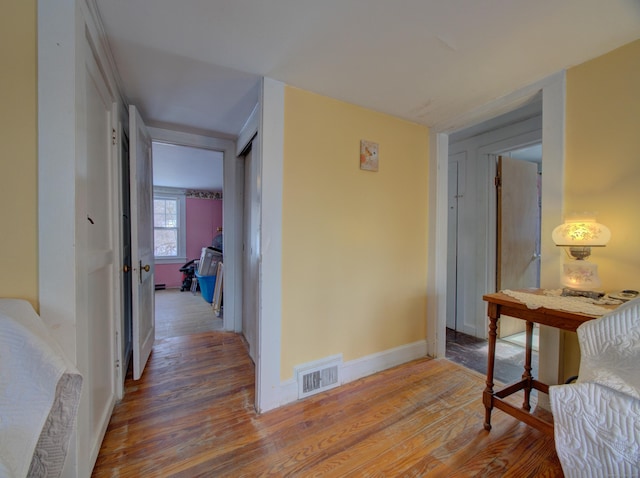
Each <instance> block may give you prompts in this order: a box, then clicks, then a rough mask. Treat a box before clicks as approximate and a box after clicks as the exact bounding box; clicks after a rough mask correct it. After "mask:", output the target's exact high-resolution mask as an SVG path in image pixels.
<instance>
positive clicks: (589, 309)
mask: <svg viewBox="0 0 640 478" xmlns="http://www.w3.org/2000/svg"><path fill="white" fill-rule="evenodd" d="M500 292H502V293H503V294H506V295H508V296H510V297H513V298H514V299H518V300H519V301H520V302H522V303H524V304H525V305H526V306H527V307H528V308H529V309H538V308H539V307H545V308H547V309H560V310H566V311H567V312H578V313H581V314H589V315H598V316H600V315H604V314H606V313H607V312H611V309H607V308H605V307H601V305H613V304H621V303H622V302H621V301H619V300H615V299H609V298H606V297H605V298H602V299H590V298H588V297H565V296H562V295H561V294H562V290H560V289H557V290H556V289H552V290H545V291H544V294H543V295H540V294H531V293H528V292H521V291H515V290H509V289H505V290H502V291H500ZM597 304H600V305H597Z"/></svg>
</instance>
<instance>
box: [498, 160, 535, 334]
mask: <svg viewBox="0 0 640 478" xmlns="http://www.w3.org/2000/svg"><path fill="white" fill-rule="evenodd" d="M497 186H498V214H497V218H498V230H497V254H496V258H497V262H498V263H497V267H496V279H497V280H496V283H497V284H496V286H497V287H496V289H497V290H502V289H522V288H527V287H538V285H539V268H540V261H539V254H538V247H539V237H540V232H539V207H538V197H539V196H538V166H537V165H536V163H533V162H530V161H523V160H520V159H513V158H507V157H502V156H500V157H498V181H497ZM524 330H525V322H524V321H522V320H519V319H514V318H512V317H507V316H503V317H501V318H500V329H499V332H498V336H499V337H506V336H509V335H513V334H516V333H518V332H523V331H524Z"/></svg>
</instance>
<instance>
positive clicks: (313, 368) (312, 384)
mask: <svg viewBox="0 0 640 478" xmlns="http://www.w3.org/2000/svg"><path fill="white" fill-rule="evenodd" d="M341 364H342V356H341V355H336V356H333V357H329V358H327V359H325V360H322V361H318V362H313V363H311V364H306V365H303V366H301V367H296V374H297V378H298V398H304V397H308V396H309V395H314V394H316V393H319V392H322V391H324V390H329V389H330V388H333V387H337V386H338V385H340V365H341Z"/></svg>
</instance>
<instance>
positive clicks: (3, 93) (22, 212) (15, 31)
mask: <svg viewBox="0 0 640 478" xmlns="http://www.w3.org/2000/svg"><path fill="white" fill-rule="evenodd" d="M36 39H37V35H36V1H35V0H21V1H18V2H5V4H3V7H2V15H0V45H2V46H0V63H1V64H2V74H0V105H2V106H1V107H0V142H1V144H2V154H1V155H0V224H1V226H0V297H18V298H23V299H28V300H29V301H31V303H32V304H33V305H34V306H36V305H37V298H38V256H37V255H38V244H37V225H38V216H37V197H38V195H37V86H36V85H37V69H36V67H37V44H36Z"/></svg>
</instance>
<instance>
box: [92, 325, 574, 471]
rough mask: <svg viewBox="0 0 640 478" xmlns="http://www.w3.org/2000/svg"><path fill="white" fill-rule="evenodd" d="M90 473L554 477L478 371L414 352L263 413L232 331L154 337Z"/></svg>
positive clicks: (532, 433) (544, 447)
mask: <svg viewBox="0 0 640 478" xmlns="http://www.w3.org/2000/svg"><path fill="white" fill-rule="evenodd" d="M125 386H126V396H125V398H124V400H123V401H122V402H121V403H119V404H118V405H117V406H116V409H115V412H114V414H113V417H112V419H111V423H110V425H109V428H108V430H107V434H106V437H105V439H104V442H103V444H102V449H101V451H100V455H99V457H98V460H97V463H96V466H95V469H94V473H93V476H94V477H168V476H172V477H173V476H174V477H189V478H191V477H226V476H229V477H254V476H295V477H298V476H300V477H311V476H323V477H397V476H401V477H421V476H429V477H431V476H434V477H439V476H456V477H458V476H459V477H467V476H477V477H480V476H482V477H490V476H517V477H527V476H530V477H534V476H535V477H540V476H547V477H554V476H562V471H561V468H560V464H559V461H558V459H557V456H556V453H555V450H554V444H553V440H552V439H550V438H547V437H545V436H544V435H543V434H542V433H540V432H538V431H537V430H535V429H533V428H530V427H528V426H527V425H525V424H523V423H520V422H518V421H516V420H515V419H513V418H511V417H509V416H507V415H505V414H503V413H502V412H500V411H499V410H496V411H494V413H493V417H492V424H493V429H492V431H491V432H487V431H485V430H484V429H483V427H482V423H483V418H484V407H483V405H482V400H481V393H482V390H483V389H484V377H483V376H481V375H480V374H478V373H477V372H474V371H472V370H469V369H466V368H464V367H462V366H460V365H458V364H455V363H453V362H451V361H449V360H447V359H439V360H430V359H423V360H417V361H414V362H411V363H409V364H406V365H403V366H400V367H396V368H393V369H390V370H386V371H383V372H380V373H377V374H375V375H371V376H369V377H365V378H363V379H360V380H357V381H355V382H352V383H349V384H346V385H344V386H342V387H339V388H337V389H334V390H330V391H328V392H324V393H322V394H318V395H315V396H312V397H309V398H307V399H305V400H302V401H298V402H296V403H293V404H290V405H287V406H285V407H282V408H280V409H277V410H273V411H270V412H267V413H264V414H262V415H258V414H256V413H255V411H254V408H253V402H254V367H253V363H252V362H251V360H250V359H249V357H248V355H247V353H246V349H245V348H244V344H243V342H242V340H241V338H240V337H239V336H238V335H236V334H233V333H226V332H206V333H201V334H197V335H190V336H182V337H174V338H167V339H162V340H160V341H158V342H157V344H156V346H155V348H154V350H153V352H152V354H151V357H150V359H149V363H148V365H147V369H146V371H145V373H144V375H143V377H142V379H141V380H139V381H137V382H134V381H132V380H131V377H128V378H127V381H126V385H125Z"/></svg>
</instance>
